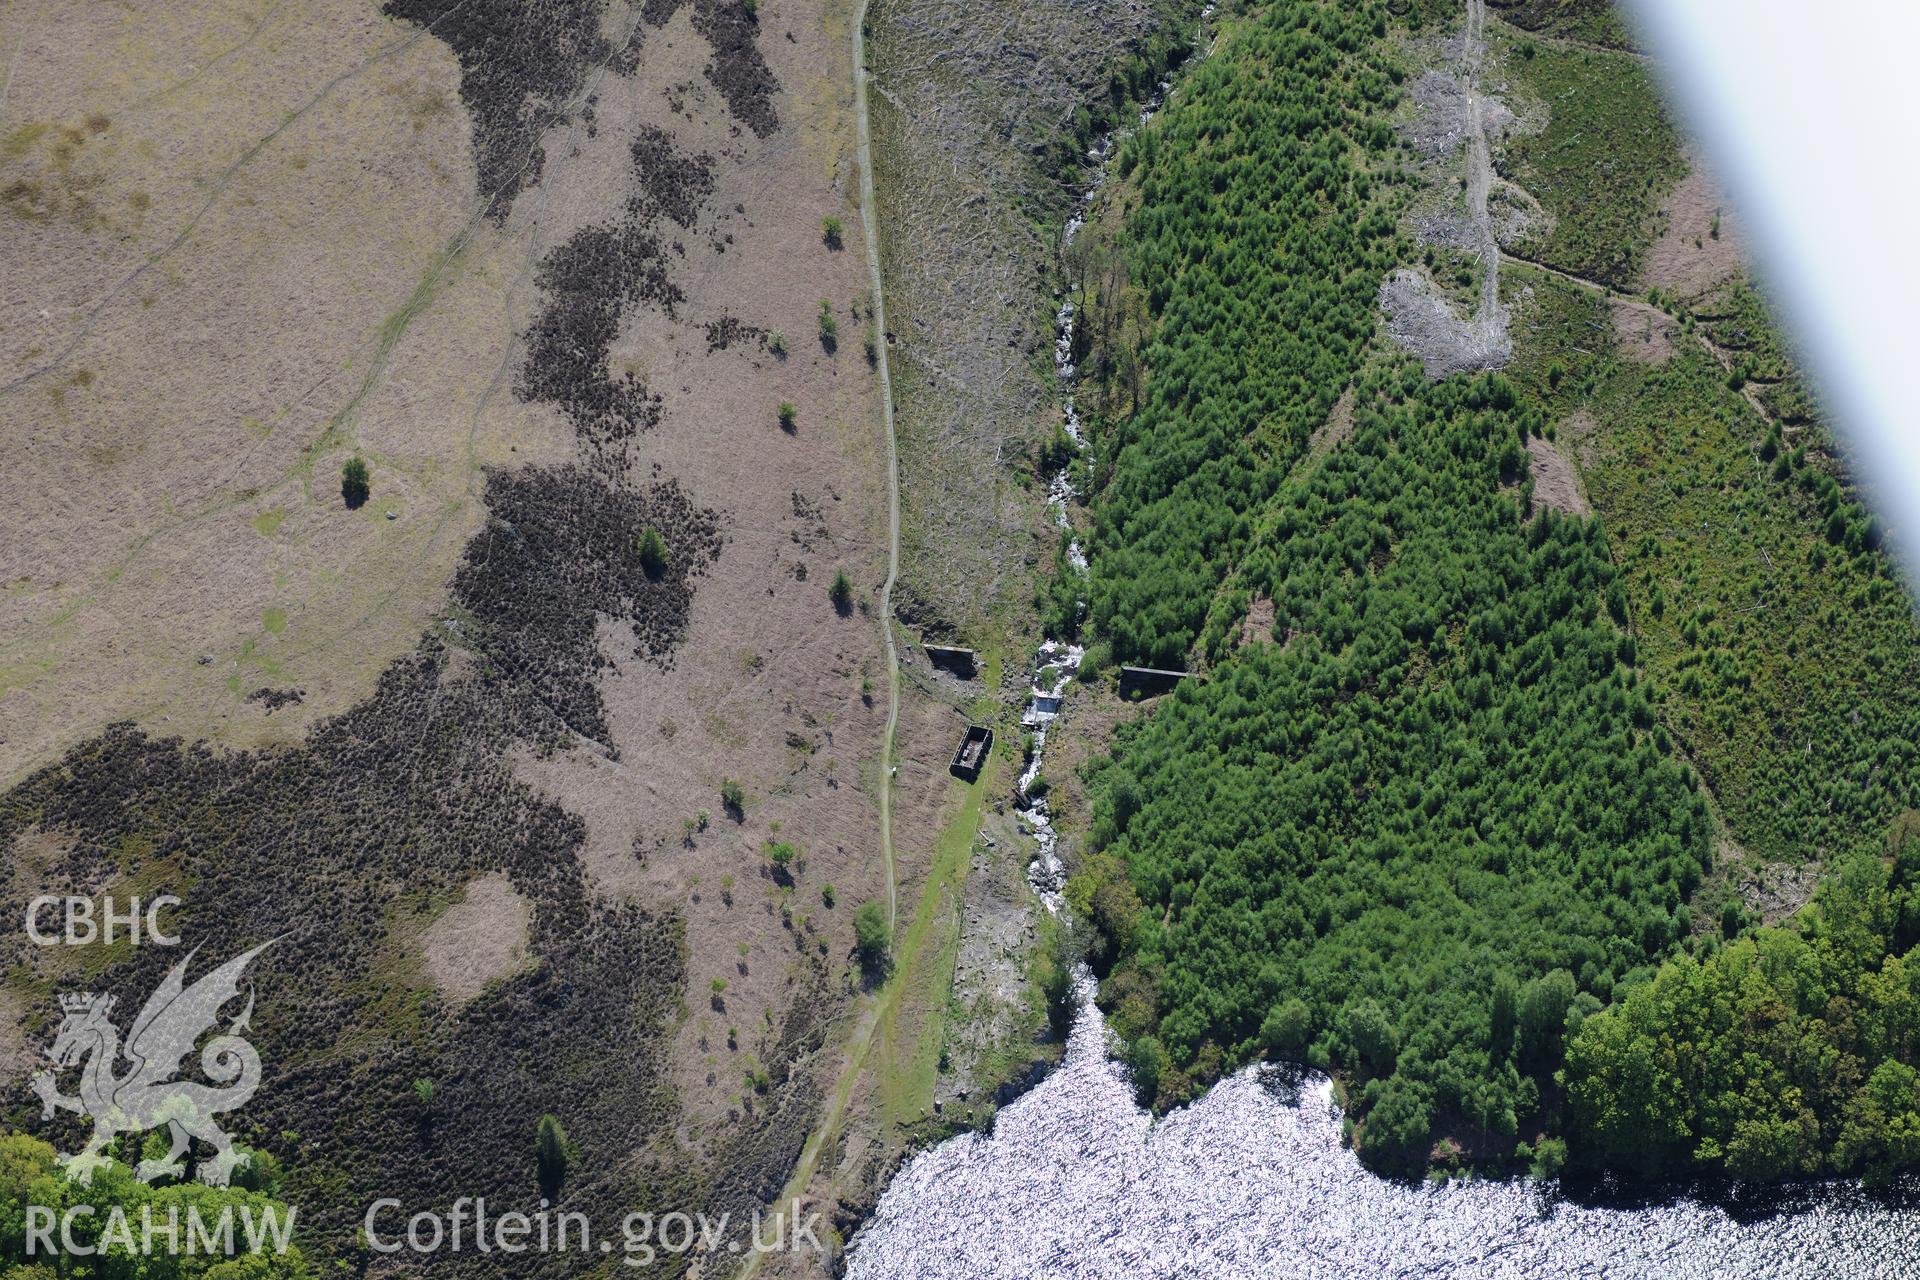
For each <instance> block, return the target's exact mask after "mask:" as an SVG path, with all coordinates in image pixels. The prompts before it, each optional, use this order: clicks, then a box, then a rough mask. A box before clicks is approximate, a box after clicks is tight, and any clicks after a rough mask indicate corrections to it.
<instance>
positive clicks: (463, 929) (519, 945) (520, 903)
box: [420, 873, 533, 1003]
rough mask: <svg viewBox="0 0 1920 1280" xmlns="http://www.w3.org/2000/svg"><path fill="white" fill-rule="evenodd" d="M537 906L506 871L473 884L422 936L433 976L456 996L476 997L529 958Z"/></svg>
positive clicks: (457, 998)
mask: <svg viewBox="0 0 1920 1280" xmlns="http://www.w3.org/2000/svg"><path fill="white" fill-rule="evenodd" d="M532 916H533V906H532V904H531V903H529V902H528V901H527V900H526V899H525V898H523V897H521V896H520V895H519V894H518V893H516V892H515V891H514V888H513V882H512V881H511V880H509V879H508V878H507V877H506V876H505V875H504V874H501V873H494V874H491V875H485V876H481V877H479V878H478V879H476V880H473V881H471V882H469V883H468V885H467V887H466V890H465V891H464V892H463V893H462V895H461V897H460V900H459V901H458V902H456V903H454V904H453V905H452V906H450V907H448V908H447V909H446V910H445V911H444V912H442V913H441V915H440V918H439V919H438V920H435V921H434V922H433V923H432V924H430V925H428V926H427V931H426V933H425V934H423V935H422V936H421V939H420V949H421V954H422V956H423V957H424V958H425V961H426V966H427V976H428V977H430V978H432V979H433V985H434V986H435V987H436V988H438V989H439V991H440V994H441V995H444V996H446V997H447V998H448V999H450V1000H455V1001H460V1002H462V1003H464V1002H465V1001H468V1000H471V999H473V997H475V996H477V995H479V994H480V993H481V992H482V991H485V990H486V989H487V984H488V983H490V982H494V981H497V980H498V979H501V978H504V977H507V976H508V975H509V974H512V973H514V972H516V971H517V970H519V968H520V967H521V966H522V965H524V964H525V963H526V962H527V954H528V953H527V922H528V921H529V920H530V919H532Z"/></svg>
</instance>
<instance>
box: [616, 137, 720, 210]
mask: <svg viewBox="0 0 1920 1280" xmlns="http://www.w3.org/2000/svg"><path fill="white" fill-rule="evenodd" d="M633 177H634V181H635V183H636V184H638V187H639V190H638V191H637V193H636V194H635V195H634V197H633V200H632V203H631V204H630V205H629V213H630V216H631V217H632V218H633V219H634V220H635V221H639V222H651V221H652V220H653V219H654V218H655V217H656V216H658V215H661V214H664V215H665V216H667V217H669V218H672V219H673V220H674V221H675V222H677V223H679V224H680V225H681V226H683V227H691V226H692V225H693V223H694V219H696V218H698V217H699V216H700V208H701V206H702V205H704V204H705V203H706V201H707V197H708V196H710V195H712V194H713V157H712V156H710V155H708V154H707V153H706V152H704V151H703V152H701V153H700V154H699V155H697V156H690V155H688V154H687V153H686V152H684V151H681V150H680V149H679V148H678V147H676V146H674V145H673V135H672V134H670V133H668V132H667V131H666V130H665V129H661V128H658V127H656V126H654V125H650V124H647V125H641V126H640V133H639V136H638V137H636V138H635V139H634V140H633Z"/></svg>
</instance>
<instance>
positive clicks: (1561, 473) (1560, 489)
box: [1527, 436, 1593, 516]
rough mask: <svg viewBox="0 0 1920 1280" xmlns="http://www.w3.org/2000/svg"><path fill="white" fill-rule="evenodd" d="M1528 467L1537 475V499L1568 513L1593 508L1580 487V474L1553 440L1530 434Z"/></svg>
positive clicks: (1581, 513) (1587, 511)
mask: <svg viewBox="0 0 1920 1280" xmlns="http://www.w3.org/2000/svg"><path fill="white" fill-rule="evenodd" d="M1527 470H1528V472H1529V474H1531V475H1532V477H1533V497H1534V501H1536V502H1539V503H1541V504H1543V505H1544V506H1545V507H1546V508H1547V510H1549V511H1557V512H1559V513H1560V514H1561V515H1567V516H1589V515H1592V514H1593V508H1592V507H1591V506H1590V505H1589V504H1588V503H1587V495H1586V494H1585V493H1583V492H1582V491H1581V488H1580V474H1579V472H1577V471H1575V470H1574V468H1573V463H1572V462H1570V461H1569V460H1568V459H1567V456H1566V455H1565V454H1563V453H1561V452H1560V450H1559V449H1558V448H1557V447H1555V445H1554V443H1553V441H1551V440H1548V439H1546V438H1544V437H1542V436H1528V437H1527Z"/></svg>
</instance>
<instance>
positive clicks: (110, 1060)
mask: <svg viewBox="0 0 1920 1280" xmlns="http://www.w3.org/2000/svg"><path fill="white" fill-rule="evenodd" d="M271 945H272V943H270V942H269V943H262V944H261V945H260V946H257V947H255V948H254V949H253V950H251V951H248V952H246V953H245V954H243V955H238V956H235V957H234V958H233V959H231V960H229V961H227V962H226V963H225V964H223V965H221V966H220V967H219V968H218V969H215V970H214V971H213V972H212V973H209V974H207V975H206V976H204V977H202V978H201V979H200V980H199V981H197V982H195V983H194V984H193V985H192V986H190V987H189V986H187V985H186V972H187V965H188V963H190V962H191V961H192V959H193V956H194V954H195V953H194V952H189V953H188V954H187V957H186V959H184V960H182V961H181V962H180V963H179V964H176V965H175V966H173V968H172V970H170V971H169V972H168V974H167V976H166V978H165V979H163V980H162V981H161V983H160V985H159V986H158V987H157V988H155V990H154V992H153V994H152V995H151V996H149V997H148V998H147V1003H146V1005H145V1006H144V1007H143V1008H142V1009H141V1010H140V1014H139V1016H138V1017H136V1018H135V1019H134V1020H133V1027H132V1030H131V1031H130V1032H129V1033H128V1035H127V1043H126V1045H125V1046H124V1047H122V1045H121V1043H120V1032H119V1029H118V1028H116V1027H115V1026H114V1025H113V1022H112V1021H111V1019H110V1017H109V1015H110V1014H111V1013H112V1012H113V1004H114V1001H113V997H112V996H108V995H97V994H95V993H93V992H85V993H81V994H70V995H63V996H61V997H60V1007H61V1008H62V1009H63V1010H64V1011H65V1015H66V1016H65V1017H64V1018H63V1019H62V1020H61V1023H60V1032H59V1034H58V1035H57V1036H55V1037H54V1041H53V1047H52V1048H50V1049H48V1050H47V1056H48V1057H49V1058H51V1059H52V1060H53V1064H54V1068H55V1069H56V1070H63V1069H65V1068H68V1067H72V1066H75V1065H80V1086H79V1087H80V1094H79V1096H78V1097H69V1096H67V1095H66V1094H64V1093H61V1092H60V1087H59V1084H58V1083H57V1082H56V1079H55V1074H54V1071H47V1070H43V1071H41V1072H39V1073H38V1074H37V1075H35V1076H34V1077H33V1089H34V1092H35V1093H37V1094H39V1095H40V1103H41V1111H40V1114H41V1118H42V1119H47V1118H50V1117H51V1116H52V1115H53V1113H54V1110H55V1109H56V1108H58V1109H60V1110H63V1111H72V1112H75V1113H76V1114H79V1115H83V1116H87V1117H89V1118H90V1119H91V1120H92V1121H93V1136H92V1137H91V1138H90V1139H88V1141H87V1145H86V1146H85V1147H83V1148H82V1149H81V1150H80V1151H79V1152H77V1153H76V1154H74V1155H70V1156H69V1155H63V1156H61V1157H60V1164H61V1165H62V1166H63V1167H64V1168H65V1169H66V1173H67V1176H68V1177H69V1178H71V1179H72V1180H74V1181H75V1182H78V1183H80V1184H82V1185H85V1184H88V1183H91V1182H92V1181H93V1173H94V1170H96V1169H98V1168H99V1167H100V1166H101V1165H104V1164H106V1163H107V1161H108V1157H107V1156H104V1155H102V1154H101V1151H102V1150H103V1149H104V1148H105V1147H106V1145H107V1144H108V1143H109V1142H111V1141H113V1138H114V1135H116V1134H120V1133H142V1132H145V1131H146V1130H148V1129H158V1128H160V1127H162V1126H165V1127H166V1129H167V1133H168V1136H169V1137H170V1138H171V1140H172V1143H173V1147H172V1149H171V1150H170V1151H168V1152H167V1154H166V1156H165V1157H164V1158H162V1159H158V1160H142V1161H141V1162H140V1164H139V1167H138V1168H137V1169H135V1171H134V1173H135V1176H136V1177H138V1178H139V1179H140V1181H142V1182H152V1181H153V1180H154V1179H155V1178H161V1177H177V1176H178V1175H179V1174H180V1172H181V1170H182V1168H183V1167H184V1163H185V1162H184V1161H183V1160H182V1157H183V1156H185V1155H186V1154H187V1150H188V1147H189V1145H190V1143H191V1142H192V1140H193V1139H195V1138H197V1139H199V1140H200V1141H201V1142H204V1143H206V1144H208V1145H209V1146H211V1147H213V1148H214V1153H215V1154H214V1156H213V1158H212V1159H210V1160H203V1161H201V1162H200V1168H199V1174H200V1180H201V1181H202V1182H205V1183H207V1184H208V1185H210V1186H216V1187H224V1186H226V1185H227V1182H228V1180H229V1179H230V1178H231V1177H232V1176H233V1171H234V1170H235V1169H237V1168H240V1167H241V1166H243V1165H244V1164H246V1162H247V1156H246V1153H245V1152H240V1151H235V1150H234V1149H233V1139H232V1138H231V1137H229V1136H228V1135H227V1133H226V1131H225V1130H223V1129H221V1127H220V1126H219V1125H217V1124H215V1123H214V1119H213V1118H214V1116H216V1115H219V1114H221V1113H223V1112H228V1111H234V1110H237V1109H238V1108H240V1107H242V1106H244V1105H245V1104H246V1101H247V1099H249V1098H251V1097H252V1096H253V1091H254V1090H255V1089H257V1088H259V1087H260V1055H259V1054H258V1053H256V1052H255V1051H254V1048H253V1046H252V1045H251V1044H249V1043H247V1041H246V1040H244V1039H242V1038H241V1036H240V1033H241V1032H243V1031H245V1030H247V1028H248V1024H249V1021H250V1019H251V1018H252V1016H253V993H252V991H251V990H249V991H248V993H247V1004H246V1007H245V1008H244V1009H242V1010H241V1011H240V1014H239V1016H238V1017H236V1018H234V1019H233V1020H232V1021H231V1022H230V1023H228V1025H227V1030H226V1033H225V1034H223V1035H218V1036H215V1037H214V1038H213V1039H212V1040H209V1041H208V1042H207V1046H206V1048H205V1049H203V1050H201V1052H200V1067H201V1069H202V1070H203V1071H205V1072H206V1074H207V1077H208V1078H209V1079H211V1080H212V1081H214V1084H212V1085H205V1084H200V1083H198V1082H195V1081H190V1080H178V1079H175V1076H177V1075H178V1074H179V1072H180V1069H181V1060H182V1059H183V1058H185V1057H186V1056H187V1054H189V1053H191V1052H193V1046H194V1042H195V1041H197V1040H198V1039H199V1038H200V1036H201V1035H202V1034H203V1033H204V1032H206V1031H207V1030H209V1029H210V1028H212V1027H213V1025H214V1023H215V1021H216V1020H217V1019H218V1017H219V1014H220V1009H221V1006H223V1005H225V1004H226V1003H227V1002H228V1001H229V1000H232V999H234V998H235V997H236V996H238V995H239V993H240V975H241V973H242V972H244V971H245V969H246V967H247V964H248V962H249V961H251V960H252V959H253V958H254V957H255V956H257V955H259V954H260V953H261V952H262V951H264V950H266V948H267V947H269V946H271ZM122 1057H124V1058H125V1059H126V1061H127V1062H128V1063H130V1064H131V1065H130V1066H129V1068H128V1069H127V1071H126V1072H125V1074H121V1075H116V1074H115V1068H116V1066H117V1064H118V1063H119V1061H120V1060H121V1058H122Z"/></svg>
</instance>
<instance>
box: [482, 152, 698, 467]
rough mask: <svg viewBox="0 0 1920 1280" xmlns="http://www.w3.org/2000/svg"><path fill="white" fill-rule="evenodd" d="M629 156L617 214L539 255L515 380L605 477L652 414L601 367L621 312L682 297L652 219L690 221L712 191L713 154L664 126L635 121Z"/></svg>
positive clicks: (642, 388)
mask: <svg viewBox="0 0 1920 1280" xmlns="http://www.w3.org/2000/svg"><path fill="white" fill-rule="evenodd" d="M632 160H633V182H634V193H633V195H631V196H630V197H628V199H627V202H626V206H625V207H624V209H623V210H622V211H621V214H620V217H619V219H618V220H617V221H616V222H614V223H612V224H610V225H601V226H594V227H585V228H582V229H581V230H579V231H576V232H575V233H574V234H573V235H571V236H569V237H568V238H567V239H566V240H565V241H564V242H562V243H561V244H560V245H558V246H557V247H555V248H554V250H553V251H552V252H551V253H549V254H548V255H547V256H546V257H545V258H544V259H543V260H542V261H541V263H540V269H539V272H538V274H537V275H536V277H535V280H536V282H537V283H538V284H539V286H540V289H541V291H542V293H543V294H544V295H545V299H544V305H543V306H542V307H541V309H540V313H539V315H538V316H537V317H536V318H535V320H534V322H533V325H532V327H531V328H530V330H529V331H528V334H527V358H526V363H525V364H524V365H522V366H521V370H520V378H519V381H518V383H517V385H516V387H515V391H516V393H517V394H518V395H519V396H520V398H521V399H523V400H530V401H539V402H544V403H547V404H552V405H554V406H556V407H557V408H559V409H560V410H561V412H563V413H565V414H566V415H567V417H568V419H569V420H570V421H572V423H573V425H574V432H575V435H576V437H577V439H578V442H579V445H580V449H581V453H582V455H583V456H584V457H585V459H586V461H587V463H588V465H589V466H591V467H593V468H594V469H595V470H597V471H600V472H602V473H604V474H607V475H609V476H619V475H621V474H623V473H624V471H625V467H626V461H627V457H626V446H627V443H628V442H629V441H631V440H632V439H633V437H634V436H635V434H637V433H638V432H641V431H646V430H648V429H650V428H652V427H653V426H654V425H656V424H657V423H658V422H659V421H660V398H659V397H658V396H657V395H655V394H654V393H653V392H652V391H650V390H649V389H648V387H647V385H646V384H645V383H644V382H642V381H641V380H640V379H639V378H637V377H635V376H634V375H633V374H632V373H629V372H622V373H621V374H620V375H618V376H617V377H616V376H614V375H613V374H612V373H610V372H609V370H608V368H607V352H608V351H609V350H610V349H611V348H612V346H613V342H614V339H615V338H617V337H618V336H619V334H620V322H621V319H622V318H623V317H624V316H625V315H626V313H627V309H628V308H629V307H631V306H633V305H634V304H636V303H643V302H644V303H648V304H650V305H652V306H655V307H658V308H660V309H661V310H662V311H664V312H665V313H666V314H667V315H669V316H671V315H673V314H675V310H674V309H675V308H676V307H677V306H678V305H679V304H680V303H681V302H683V301H685V300H686V298H685V295H684V294H683V293H681V291H680V289H679V288H678V287H677V286H676V285H675V284H674V283H673V281H672V280H671V279H670V278H669V277H668V274H667V257H666V250H665V248H664V247H663V245H662V243H661V240H660V237H659V236H658V235H657V234H655V232H654V230H653V226H654V224H655V223H656V222H658V221H659V219H660V218H661V217H662V216H665V217H667V218H670V219H672V220H673V221H674V222H677V223H679V224H680V225H681V226H683V227H691V226H692V225H693V223H694V221H695V220H696V219H697V218H698V217H699V214H700V208H701V206H702V204H703V203H704V202H705V201H706V199H707V197H708V196H709V195H711V194H712V193H713V157H712V156H710V155H706V154H704V153H702V154H700V155H688V154H687V153H685V152H683V151H680V150H679V149H678V148H676V147H675V146H674V145H673V139H672V138H671V137H670V136H669V135H668V134H667V133H666V132H665V131H663V130H660V129H657V128H654V127H652V126H647V127H644V128H642V129H641V130H640V135H639V137H638V138H636V139H635V140H634V143H633V149H632Z"/></svg>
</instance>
